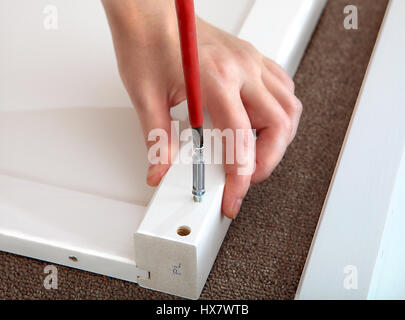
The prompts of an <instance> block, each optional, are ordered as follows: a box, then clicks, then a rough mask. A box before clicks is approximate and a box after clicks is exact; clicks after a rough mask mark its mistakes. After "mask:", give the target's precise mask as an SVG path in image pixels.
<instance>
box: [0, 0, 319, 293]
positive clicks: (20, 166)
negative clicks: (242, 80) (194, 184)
mask: <svg viewBox="0 0 405 320" xmlns="http://www.w3.org/2000/svg"><path fill="white" fill-rule="evenodd" d="M51 2H52V3H53V4H55V5H56V6H57V7H58V10H59V12H60V14H61V17H62V18H63V19H62V21H63V22H64V23H63V24H61V26H60V30H58V31H57V32H56V33H52V32H51V33H49V32H47V31H45V30H43V29H41V27H40V24H39V23H38V21H37V19H38V20H40V19H41V12H42V7H43V6H44V5H45V1H42V0H38V1H37V2H36V1H32V0H19V1H14V0H4V1H1V3H0V25H1V28H0V40H1V41H2V44H3V45H4V46H5V47H6V48H7V50H1V51H0V64H1V65H0V66H1V69H2V73H1V74H0V112H1V117H0V249H1V250H4V251H8V252H12V253H16V254H20V255H24V256H28V257H33V258H37V259H41V260H45V261H50V262H53V263H58V264H62V265H67V266H70V267H75V268H79V269H83V270H87V271H91V272H96V273H100V274H104V275H107V276H111V277H116V278H119V279H124V280H128V281H132V282H139V284H140V285H142V286H145V287H148V288H151V289H156V290H160V291H164V292H167V293H171V294H176V295H179V296H183V297H187V298H193V299H196V298H198V297H199V295H200V293H201V290H202V288H203V286H204V283H205V281H206V278H207V277H208V274H209V272H210V270H211V267H212V265H213V263H214V261H215V258H216V256H217V253H218V251H219V248H220V246H221V244H222V241H223V238H224V237H225V234H226V231H227V229H228V227H229V224H230V221H229V220H228V219H226V218H224V217H223V216H222V215H221V212H220V207H221V199H222V192H223V187H224V172H223V169H222V167H221V166H219V165H208V166H207V179H206V180H207V195H206V198H205V201H204V202H203V203H201V204H195V203H193V202H192V200H191V196H190V187H191V166H187V165H183V164H182V165H174V166H172V168H171V169H170V170H169V172H168V174H167V175H166V177H165V178H164V180H163V181H162V183H161V185H160V186H159V187H158V188H157V189H156V190H155V189H153V188H148V187H147V186H146V184H145V182H144V181H145V175H146V168H147V162H146V155H145V147H144V146H143V142H142V138H141V137H142V134H141V131H140V127H139V123H138V121H137V119H136V116H135V111H134V110H133V109H132V108H131V106H130V102H129V99H128V97H127V96H126V93H125V90H124V89H123V87H122V85H121V83H120V80H119V77H118V72H117V70H116V62H115V58H114V52H113V48H112V43H111V38H110V36H109V31H108V26H107V22H106V19H105V16H104V13H103V10H102V7H101V5H100V2H99V1H98V0H88V1H85V2H83V1H80V0H70V1H62V0H53V1H51ZM325 2H326V1H324V0H302V1H301V0H300V1H297V0H288V1H286V0H284V1H278V0H256V1H253V0H238V1H234V0H226V1H225V0H223V1H221V5H220V7H218V3H217V1H215V0H209V1H208V0H205V1H198V2H197V9H198V12H200V13H201V14H202V17H203V18H205V19H206V20H208V21H209V22H212V23H214V24H216V25H218V26H220V27H221V28H223V29H225V30H227V31H230V32H232V33H234V34H238V32H239V31H240V33H239V34H240V35H241V36H242V37H243V38H244V39H246V40H249V41H251V42H253V44H254V45H256V46H258V48H259V49H260V50H261V51H262V52H263V53H264V54H266V55H268V56H269V57H271V58H274V59H275V60H276V61H277V62H279V63H280V64H282V65H283V66H284V67H285V68H287V70H288V71H289V72H290V74H294V72H295V69H296V66H297V65H298V63H299V61H300V59H301V57H302V55H303V53H304V51H305V48H306V45H307V42H308V41H309V38H310V35H311V33H312V31H313V29H314V27H315V24H316V21H317V20H318V18H319V16H320V13H321V11H322V8H323V6H324V4H325ZM47 3H48V1H47ZM222 5H223V6H224V10H218V9H217V8H222V7H221V6H222ZM23 7H24V10H22V8H23ZM229 7H232V12H233V15H230V14H229V13H228V12H227V11H225V9H226V8H229ZM78 8H80V10H79V9H78ZM32 12H35V14H32ZM88 12H91V13H92V19H91V20H89V19H88ZM264 13H268V14H264ZM15 21H21V23H20V24H17V25H15V24H14V26H15V28H11V29H10V28H8V27H7V26H8V25H10V24H13V23H14V22H15ZM78 25H80V28H81V29H80V32H77V28H78ZM263 30H265V31H266V33H264V32H263ZM280 30H283V32H280ZM10 33H11V34H10ZM281 33H283V34H284V35H285V37H280V34H281ZM72 34H74V35H75V36H74V37H73V36H72ZM263 34H265V37H262V36H260V35H263ZM10 39H24V41H25V44H26V45H25V46H23V47H22V46H21V43H20V42H13V41H11V40H10ZM88 39H92V41H91V42H90V41H88ZM95 46H96V47H97V48H98V50H97V56H94V55H92V54H91V53H92V52H94V49H93V48H94V47H95ZM67 47H68V48H71V50H65V48H67ZM83 52H87V53H88V55H83ZM83 56H84V57H83ZM83 59H85V60H83ZM60 61H63V63H60ZM100 65H103V68H100ZM101 71H102V73H103V74H100V72H101ZM62 75H63V76H62ZM78 78H79V79H81V81H80V83H79V84H78V83H77V79H78ZM93 80H94V81H95V82H93ZM91 84H92V85H91ZM21 90H24V95H21V94H20V92H21ZM185 110H186V108H185V106H184V104H183V106H182V107H177V108H176V109H175V110H174V113H175V114H176V117H178V118H181V120H182V121H183V124H185V122H184V121H186V119H187V116H186V114H185V113H184V112H185ZM89 146H91V147H89ZM182 226H186V227H188V228H189V229H190V231H191V233H190V234H189V235H187V236H180V235H179V234H178V232H177V231H178V228H179V227H182ZM134 238H135V239H134Z"/></svg>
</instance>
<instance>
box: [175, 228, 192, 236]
mask: <svg viewBox="0 0 405 320" xmlns="http://www.w3.org/2000/svg"><path fill="white" fill-rule="evenodd" d="M190 233H191V229H190V227H187V226H181V227H178V228H177V234H178V235H179V236H181V237H186V236H188V235H189V234H190Z"/></svg>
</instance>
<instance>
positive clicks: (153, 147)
mask: <svg viewBox="0 0 405 320" xmlns="http://www.w3.org/2000/svg"><path fill="white" fill-rule="evenodd" d="M136 104H137V106H138V108H137V112H138V116H139V119H140V122H141V124H142V129H143V133H144V137H145V143H146V146H147V148H148V160H149V164H150V165H149V169H148V174H147V177H146V182H147V184H149V185H150V186H157V185H159V183H160V181H161V180H162V178H163V176H164V175H165V174H166V172H167V170H169V168H170V164H171V160H172V157H173V156H174V153H175V152H176V150H177V147H178V146H177V145H176V141H177V139H172V137H171V127H170V126H171V120H172V119H171V116H170V111H169V107H168V104H167V102H166V100H165V99H162V98H160V97H159V96H157V95H153V94H149V95H145V97H144V98H143V99H138V101H137V103H136Z"/></svg>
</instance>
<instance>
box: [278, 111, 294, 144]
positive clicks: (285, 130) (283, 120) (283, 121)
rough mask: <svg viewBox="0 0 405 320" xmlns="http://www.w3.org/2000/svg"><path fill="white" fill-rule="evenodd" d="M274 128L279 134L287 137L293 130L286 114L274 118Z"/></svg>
mask: <svg viewBox="0 0 405 320" xmlns="http://www.w3.org/2000/svg"><path fill="white" fill-rule="evenodd" d="M275 130H276V133H277V134H278V135H279V136H282V137H285V138H286V139H289V138H290V137H291V134H292V131H293V124H292V122H291V120H290V118H289V117H288V116H287V115H283V116H280V117H278V118H277V119H276V120H275Z"/></svg>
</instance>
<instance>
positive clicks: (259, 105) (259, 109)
mask: <svg viewBox="0 0 405 320" xmlns="http://www.w3.org/2000/svg"><path fill="white" fill-rule="evenodd" d="M241 95H242V99H243V102H244V104H245V107H246V110H247V112H248V114H249V118H250V121H251V123H252V127H253V128H256V129H257V130H258V139H257V141H256V169H255V172H254V174H253V176H252V179H251V182H252V183H258V182H260V181H263V180H265V179H267V178H268V177H269V176H270V174H271V173H272V172H273V170H274V168H275V167H276V166H277V165H278V163H279V162H280V161H281V159H282V158H283V156H284V153H285V150H286V148H287V146H288V144H289V141H290V139H291V135H292V131H293V130H294V129H293V128H294V125H293V124H292V121H291V119H290V118H289V116H288V114H287V113H286V112H285V110H284V108H283V107H282V106H281V104H280V103H279V102H278V101H277V99H276V98H275V97H274V96H273V95H272V94H271V93H270V92H269V91H268V90H267V88H266V87H265V86H264V84H263V83H261V84H260V83H256V84H250V85H248V84H246V85H245V86H244V87H243V89H242V91H241Z"/></svg>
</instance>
